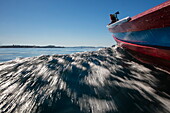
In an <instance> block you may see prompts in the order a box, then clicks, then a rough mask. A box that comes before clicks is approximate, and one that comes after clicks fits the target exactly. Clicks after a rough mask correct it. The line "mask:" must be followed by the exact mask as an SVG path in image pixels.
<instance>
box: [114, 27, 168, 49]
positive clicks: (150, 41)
mask: <svg viewBox="0 0 170 113" xmlns="http://www.w3.org/2000/svg"><path fill="white" fill-rule="evenodd" d="M113 36H114V37H116V38H118V39H119V40H122V41H125V42H129V43H134V44H140V45H148V46H162V47H170V27H166V28H158V29H151V30H144V31H134V32H123V33H122V32H120V33H113Z"/></svg>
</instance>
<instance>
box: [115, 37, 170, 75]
mask: <svg viewBox="0 0 170 113" xmlns="http://www.w3.org/2000/svg"><path fill="white" fill-rule="evenodd" d="M115 41H116V42H117V44H118V45H119V46H121V47H123V48H124V49H126V50H127V51H128V52H129V53H130V54H131V55H132V56H133V57H135V58H136V59H138V60H139V61H141V62H144V63H147V64H152V65H155V66H157V67H160V68H163V69H165V70H167V71H169V72H170V48H169V49H168V48H167V49H164V48H157V47H148V46H142V45H138V44H132V43H128V42H124V41H121V40H119V39H117V38H115Z"/></svg>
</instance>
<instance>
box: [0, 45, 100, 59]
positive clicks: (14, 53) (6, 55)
mask: <svg viewBox="0 0 170 113" xmlns="http://www.w3.org/2000/svg"><path fill="white" fill-rule="evenodd" d="M99 48H102V47H65V48H0V62H4V61H9V60H14V59H16V58H25V57H33V56H40V55H53V54H72V53H76V52H85V51H96V50H98V49H99Z"/></svg>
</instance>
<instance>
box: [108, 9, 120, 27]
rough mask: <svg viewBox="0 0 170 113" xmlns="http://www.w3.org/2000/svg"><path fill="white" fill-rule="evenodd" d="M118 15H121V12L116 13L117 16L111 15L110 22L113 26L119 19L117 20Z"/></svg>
mask: <svg viewBox="0 0 170 113" xmlns="http://www.w3.org/2000/svg"><path fill="white" fill-rule="evenodd" d="M117 14H119V12H116V13H115V14H110V20H111V23H110V24H112V23H114V22H116V21H118V20H119V19H118V18H117ZM110 24H109V25H110Z"/></svg>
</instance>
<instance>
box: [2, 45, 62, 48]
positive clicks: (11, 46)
mask: <svg viewBox="0 0 170 113" xmlns="http://www.w3.org/2000/svg"><path fill="white" fill-rule="evenodd" d="M0 48H65V47H63V46H51V45H49V46H29V45H7V46H0Z"/></svg>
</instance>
